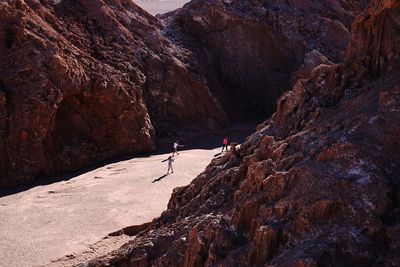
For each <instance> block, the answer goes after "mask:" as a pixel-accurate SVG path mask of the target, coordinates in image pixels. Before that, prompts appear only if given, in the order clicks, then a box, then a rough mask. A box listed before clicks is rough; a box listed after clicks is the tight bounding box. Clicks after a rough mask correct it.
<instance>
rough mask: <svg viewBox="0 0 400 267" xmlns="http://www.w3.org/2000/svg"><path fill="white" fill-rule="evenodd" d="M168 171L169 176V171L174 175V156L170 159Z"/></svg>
mask: <svg viewBox="0 0 400 267" xmlns="http://www.w3.org/2000/svg"><path fill="white" fill-rule="evenodd" d="M167 161H168V170H167V175H168V174H169V171H171V173H174V169H173V168H172V162H174V159H173V158H172V156H169V157H168V160H167Z"/></svg>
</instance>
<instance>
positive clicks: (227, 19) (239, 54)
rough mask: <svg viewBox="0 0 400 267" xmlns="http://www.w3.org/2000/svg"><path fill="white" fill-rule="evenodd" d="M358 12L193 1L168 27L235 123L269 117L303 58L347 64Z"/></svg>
mask: <svg viewBox="0 0 400 267" xmlns="http://www.w3.org/2000/svg"><path fill="white" fill-rule="evenodd" d="M358 10H359V6H358V3H357V1H312V0H311V1H261V0H255V1H240V0H234V1H222V0H209V1H203V0H196V1H191V3H189V4H187V5H185V6H184V7H183V8H182V10H180V11H178V12H175V13H174V14H172V15H169V16H166V17H164V20H165V21H167V23H168V25H169V26H168V29H169V31H170V32H169V34H170V35H172V36H173V38H177V36H180V38H181V39H180V41H181V42H183V43H186V45H187V46H190V47H191V49H194V51H196V53H197V54H198V55H199V56H198V58H199V60H200V61H201V64H202V65H203V69H204V71H205V76H206V77H207V79H208V81H209V84H210V87H211V90H212V91H213V92H214V93H215V94H216V95H217V96H219V98H220V99H221V102H222V104H223V105H224V107H225V109H226V110H227V112H228V113H229V115H230V118H231V119H232V120H234V119H237V117H240V116H243V114H245V115H246V116H252V115H253V116H254V114H258V115H262V116H263V118H265V117H268V116H269V115H271V114H272V113H273V111H274V110H275V106H276V100H277V99H278V98H279V96H280V95H281V94H282V93H283V92H284V91H286V90H288V89H289V88H290V87H291V84H292V83H293V81H294V79H295V78H296V77H295V75H293V72H295V71H296V70H297V69H298V68H299V66H300V65H301V64H302V63H303V62H304V61H305V60H306V59H305V54H306V53H308V52H310V51H312V50H318V51H320V53H322V54H323V55H324V57H327V58H328V59H329V60H332V61H335V62H337V61H339V60H340V59H342V58H343V56H344V52H345V49H346V47H347V45H348V43H349V41H350V31H349V30H350V24H351V21H352V20H353V17H354V16H355V14H356V13H357V12H358ZM167 36H168V35H167ZM238 110H239V111H240V112H238Z"/></svg>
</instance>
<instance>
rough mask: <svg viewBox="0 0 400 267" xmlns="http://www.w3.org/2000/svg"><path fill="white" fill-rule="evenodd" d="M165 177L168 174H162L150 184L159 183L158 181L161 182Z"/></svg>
mask: <svg viewBox="0 0 400 267" xmlns="http://www.w3.org/2000/svg"><path fill="white" fill-rule="evenodd" d="M167 176H168V174H164V175H162V176H160V177H158V178H157V179H154V181H153V182H152V183H153V184H154V183H155V182H159V181H161V180H162V179H164V178H165V177H167Z"/></svg>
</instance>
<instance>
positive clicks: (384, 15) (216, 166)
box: [83, 0, 400, 266]
mask: <svg viewBox="0 0 400 267" xmlns="http://www.w3.org/2000/svg"><path fill="white" fill-rule="evenodd" d="M399 16H400V3H399V2H398V1H395V0H374V1H370V3H369V4H368V7H367V8H366V10H365V12H364V13H363V14H362V15H361V16H359V17H358V18H357V19H356V21H355V22H354V24H353V31H352V32H353V34H352V40H351V44H350V46H349V48H348V49H347V54H346V58H345V61H344V63H341V64H332V63H329V62H324V64H321V65H319V66H317V67H316V68H314V69H313V70H312V71H310V72H309V74H308V75H307V74H304V75H302V78H301V79H299V80H297V81H296V83H295V84H294V86H293V89H292V90H291V91H288V92H287V93H285V94H284V95H283V96H281V97H280V98H279V101H278V105H277V110H276V112H275V113H274V115H273V116H272V117H271V118H270V119H269V120H267V121H266V122H265V123H263V124H261V125H260V126H259V127H258V130H257V132H256V133H254V134H253V135H252V136H250V137H249V138H248V139H247V141H246V142H245V143H244V144H243V145H242V146H241V147H240V149H239V150H237V152H234V153H231V154H227V155H225V156H223V157H219V158H216V159H214V160H213V161H212V163H211V164H210V165H209V166H208V167H207V169H206V170H205V172H204V173H202V174H201V175H200V176H199V177H197V178H196V179H195V180H194V181H193V182H192V183H191V184H190V185H188V186H186V187H182V188H178V189H176V190H175V191H174V193H173V195H172V197H171V200H170V202H169V204H168V209H167V210H166V211H165V212H164V213H163V214H162V216H161V217H160V218H158V219H156V220H154V221H153V222H152V225H151V226H149V227H148V228H147V229H146V230H144V231H142V232H140V233H138V234H136V236H135V239H134V240H133V241H131V242H130V243H128V244H126V245H124V246H123V247H121V248H120V249H119V250H117V251H115V252H114V253H112V254H110V255H108V256H106V257H102V258H98V259H95V260H92V261H90V262H87V263H84V264H83V265H84V266H106V265H107V266H108V265H112V266H398V265H399V264H400V258H399V255H398V251H399V248H400V235H399V232H400V231H399V230H400V224H399V222H400V205H399V201H400V187H399V185H400V181H399V175H398V174H399V173H400V162H399V159H400V152H399V146H400V139H399V137H400V135H399V132H400V110H399V107H400V87H399V84H400V69H399V58H400V49H399V46H398V45H399V43H400V42H399V39H398V38H399V36H400V24H399Z"/></svg>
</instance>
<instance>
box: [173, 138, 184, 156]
mask: <svg viewBox="0 0 400 267" xmlns="http://www.w3.org/2000/svg"><path fill="white" fill-rule="evenodd" d="M178 147H183V145H180V144H179V143H178V141H175V142H174V151H173V152H172V156H174V155H175V153H176V154H177V155H179V153H178Z"/></svg>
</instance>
